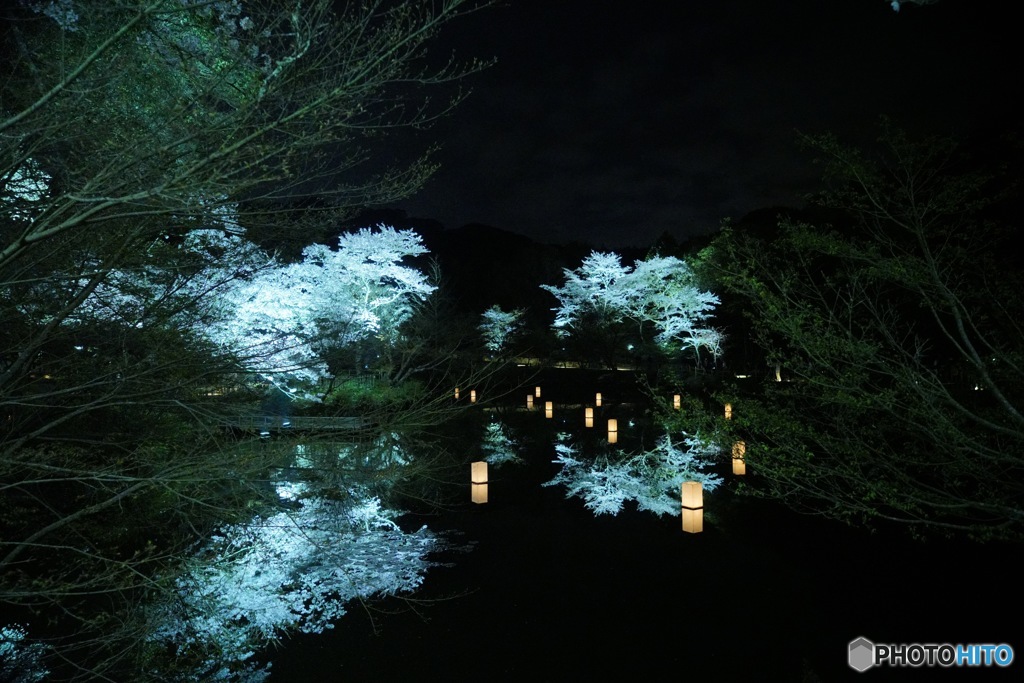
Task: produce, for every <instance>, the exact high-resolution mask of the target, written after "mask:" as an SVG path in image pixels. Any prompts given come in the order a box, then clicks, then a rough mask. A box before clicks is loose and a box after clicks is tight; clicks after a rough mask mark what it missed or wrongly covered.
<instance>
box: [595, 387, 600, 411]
mask: <svg viewBox="0 0 1024 683" xmlns="http://www.w3.org/2000/svg"><path fill="white" fill-rule="evenodd" d="M594 405H595V406H597V407H598V408H600V407H601V392H600V391H599V392H597V396H595V397H594Z"/></svg>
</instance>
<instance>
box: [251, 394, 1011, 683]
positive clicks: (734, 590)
mask: <svg viewBox="0 0 1024 683" xmlns="http://www.w3.org/2000/svg"><path fill="white" fill-rule="evenodd" d="M524 397H525V394H524ZM562 398H563V399H564V400H563V403H567V402H568V401H569V400H572V399H571V397H568V396H563V397H562ZM606 400H607V401H608V403H607V405H606V410H608V411H609V414H610V413H611V412H612V411H619V414H620V415H622V416H623V417H624V420H623V421H620V425H624V427H620V429H622V430H623V433H624V434H623V436H624V439H625V443H624V444H623V445H624V446H625V447H629V443H630V442H629V439H638V438H639V437H640V435H641V434H642V433H643V429H642V425H641V424H640V422H639V420H637V421H635V422H634V425H633V427H629V426H628V424H629V422H628V420H629V415H630V411H631V410H634V409H635V406H633V407H632V408H631V406H630V405H627V404H625V403H622V402H619V403H616V402H614V399H612V398H611V397H607V398H606ZM558 406H559V404H558V403H557V402H556V409H555V417H554V418H552V419H549V420H548V419H545V418H544V417H543V410H539V411H536V410H535V411H533V412H526V411H524V410H519V409H512V408H506V409H503V410H499V411H496V412H495V411H491V412H487V411H485V410H484V409H483V408H481V410H480V411H479V413H478V415H479V419H480V423H479V425H478V426H480V427H481V429H482V424H483V423H484V422H486V421H488V420H492V419H501V420H502V421H503V422H504V423H505V424H507V425H508V426H509V428H510V429H511V433H512V434H513V435H514V436H515V437H516V438H517V440H518V441H519V444H520V455H521V457H522V462H521V463H518V464H511V463H509V464H504V465H500V466H497V467H495V466H492V467H491V468H490V476H489V485H488V502H487V503H485V504H474V503H472V502H470V485H469V468H468V465H467V466H466V467H465V479H464V481H462V482H452V484H451V486H452V487H455V489H457V490H454V489H453V491H454V500H455V502H454V503H453V504H451V505H449V506H447V507H446V508H445V509H444V510H443V511H441V512H438V513H436V514H433V515H430V516H415V515H410V516H409V517H408V518H407V519H405V520H403V524H407V525H408V527H409V528H416V527H418V526H419V525H421V524H427V525H428V526H429V527H430V528H431V529H434V530H437V531H448V532H451V533H453V534H454V537H453V538H454V540H455V542H457V543H459V544H462V545H468V546H470V549H469V550H468V551H465V552H461V551H460V552H455V551H452V552H448V553H446V554H445V555H444V556H443V557H440V558H437V559H439V560H441V561H445V562H448V563H450V565H449V566H439V567H435V568H433V569H431V570H430V571H429V572H428V573H427V576H426V580H425V583H424V586H423V589H422V590H421V591H419V592H418V593H417V594H415V595H413V596H407V597H405V598H389V599H386V600H381V601H376V602H373V603H370V604H366V605H359V604H353V605H351V606H350V609H349V614H347V615H346V616H345V617H343V618H342V619H341V620H340V621H339V622H338V624H337V626H336V627H335V628H334V629H333V630H332V631H329V632H326V633H324V634H321V635H317V636H301V637H296V638H293V639H290V640H287V641H285V642H284V643H282V647H281V649H280V650H279V651H278V652H277V653H276V655H275V656H274V657H273V660H274V664H273V668H272V672H273V675H272V676H271V681H276V682H291V681H342V680H345V681H370V680H380V681H392V680H395V681H397V680H411V679H420V680H446V681H469V680H482V681H561V680H580V679H583V678H597V679H600V680H615V679H622V680H643V679H647V678H653V677H663V676H672V677H674V678H678V679H680V680H711V681H738V680H751V681H797V682H802V683H811V682H814V681H821V682H829V681H841V680H869V679H870V680H879V679H882V680H908V679H909V680H935V679H946V680H965V679H966V680H993V679H1000V680H1009V679H1010V678H1011V677H1013V678H1019V676H1020V670H1021V668H1022V667H1024V663H1021V662H1016V663H1015V664H1013V665H1011V666H1010V667H1009V668H1008V669H995V668H984V669H955V668H954V669H950V670H945V669H937V668H928V667H923V668H921V669H917V670H907V669H872V670H869V671H867V672H864V673H857V672H855V671H853V670H852V669H850V668H849V666H848V665H847V647H848V644H849V642H850V641H852V640H854V639H855V638H857V637H860V636H863V637H866V638H868V639H869V640H871V641H873V642H875V643H946V642H949V643H953V644H956V643H1009V644H1011V645H1012V646H1014V648H1015V650H1018V657H1024V643H1022V642H1021V634H1022V630H1021V628H1020V626H1019V623H1017V622H1019V618H1018V615H1019V614H1020V607H1021V606H1022V602H1024V601H1022V598H1021V595H1020V585H1019V581H1020V579H1019V575H1020V572H1019V569H1018V565H1017V564H1016V562H1014V561H1012V560H1011V558H1012V557H1013V555H1012V554H1011V552H1010V549H1007V548H1005V547H1003V546H999V545H986V546H977V545H973V544H968V543H946V542H943V543H935V542H929V543H919V542H915V541H911V540H908V539H907V538H906V536H905V534H903V533H902V532H900V531H881V532H876V533H874V534H872V533H868V532H865V531H862V530H856V529H850V528H847V527H845V526H842V525H839V524H837V523H835V522H829V521H826V520H822V519H819V518H812V517H807V516H802V515H798V514H795V513H793V512H790V511H788V510H786V509H783V508H781V507H779V506H777V505H773V504H771V503H767V502H764V501H757V500H753V499H749V498H745V497H740V496H737V495H736V494H734V492H733V490H732V489H733V487H734V485H735V477H732V476H731V475H730V474H728V473H725V472H723V475H724V476H726V482H725V484H724V485H723V486H722V487H720V488H719V489H718V490H716V491H715V492H713V493H711V494H706V496H705V509H706V515H705V523H704V531H703V532H702V533H698V534H689V533H684V532H683V531H682V529H681V523H680V518H679V517H678V516H676V517H667V516H665V517H657V516H655V515H653V514H651V513H641V512H637V511H636V509H635V506H632V505H631V504H627V507H626V508H625V509H624V510H623V511H622V512H621V513H619V514H618V515H617V516H595V515H593V514H592V513H591V512H589V511H588V510H586V509H584V507H583V503H582V501H580V500H579V499H575V498H574V499H566V498H565V492H564V489H562V488H561V487H545V486H542V484H543V483H544V482H546V481H549V480H550V479H551V478H552V477H553V476H554V475H555V474H556V473H557V472H558V469H559V468H558V466H557V465H556V464H554V463H552V462H551V461H552V459H553V457H554V447H553V442H554V438H555V434H556V433H557V432H559V431H572V432H575V433H580V434H583V435H584V436H582V437H581V438H589V439H595V440H597V441H599V440H600V439H601V437H602V435H597V436H587V434H586V433H587V430H585V429H584V428H583V427H582V422H583V410H582V407H580V406H577V407H574V408H571V409H569V408H566V409H560V408H559V407H558ZM599 424H600V423H599ZM466 429H467V437H468V438H469V439H473V438H477V435H478V434H479V433H480V432H478V431H477V432H474V431H473V430H472V429H469V428H466ZM595 429H598V430H599V429H600V428H599V427H597V428H595ZM631 430H633V431H631ZM474 457H475V455H474V451H473V448H472V446H467V461H468V459H473V458H474ZM1014 624H1016V625H1014Z"/></svg>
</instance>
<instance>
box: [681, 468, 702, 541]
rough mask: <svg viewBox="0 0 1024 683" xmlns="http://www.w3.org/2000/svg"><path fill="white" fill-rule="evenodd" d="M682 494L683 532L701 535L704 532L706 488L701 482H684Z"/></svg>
mask: <svg viewBox="0 0 1024 683" xmlns="http://www.w3.org/2000/svg"><path fill="white" fill-rule="evenodd" d="M680 494H681V495H680V497H681V499H682V517H683V531H685V532H686V533H688V534H699V533H700V532H702V531H704V486H703V485H702V484H701V483H700V482H699V481H684V482H683V485H682V487H681V491H680Z"/></svg>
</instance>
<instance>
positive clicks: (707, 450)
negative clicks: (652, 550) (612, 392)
mask: <svg viewBox="0 0 1024 683" xmlns="http://www.w3.org/2000/svg"><path fill="white" fill-rule="evenodd" d="M719 452H720V448H719V447H718V446H717V445H716V444H714V443H709V442H707V441H704V440H702V439H701V438H699V436H689V435H683V437H682V438H681V439H678V440H673V439H672V437H671V436H670V435H669V434H665V435H664V436H662V437H661V438H660V439H659V440H658V442H657V444H656V445H655V447H654V448H653V449H651V450H649V451H643V452H640V453H637V454H629V453H626V452H624V451H622V450H619V449H612V452H611V455H609V454H602V455H598V456H596V457H594V458H592V459H591V458H587V457H585V456H582V455H581V453H580V450H579V448H578V447H576V446H575V445H573V444H571V443H570V442H569V435H568V434H559V438H558V443H556V444H555V453H556V458H555V460H554V462H556V463H558V464H559V465H561V467H562V469H561V471H560V472H559V473H558V474H557V475H555V477H554V478H553V479H551V480H550V481H548V482H545V483H544V486H557V485H561V486H565V487H566V493H565V496H566V498H572V497H573V496H578V497H580V498H582V499H583V504H584V506H585V507H586V508H587V509H588V510H591V511H593V513H594V514H595V515H617V514H618V513H619V512H620V511H621V510H622V506H623V505H624V504H625V503H626V501H630V500H631V501H634V502H635V503H636V505H637V509H638V510H640V511H647V512H653V513H654V514H656V515H659V516H660V515H665V514H668V515H679V514H680V506H679V488H680V485H681V484H682V483H683V482H684V481H698V482H700V483H701V484H703V486H704V489H705V490H707V491H712V490H714V489H715V488H717V487H718V485H719V484H721V483H722V478H721V477H720V476H718V475H717V474H712V473H709V472H707V471H705V470H707V469H708V468H709V467H711V466H712V464H713V463H714V459H715V457H716V456H717V454H718V453H719Z"/></svg>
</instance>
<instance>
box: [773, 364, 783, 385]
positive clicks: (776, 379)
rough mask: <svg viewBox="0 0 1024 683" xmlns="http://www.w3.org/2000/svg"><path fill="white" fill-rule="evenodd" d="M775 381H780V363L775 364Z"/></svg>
mask: <svg viewBox="0 0 1024 683" xmlns="http://www.w3.org/2000/svg"><path fill="white" fill-rule="evenodd" d="M775 381H776V382H781V381H782V364H781V363H776V364H775Z"/></svg>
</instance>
